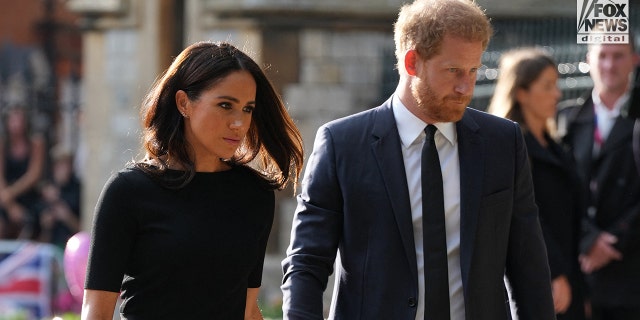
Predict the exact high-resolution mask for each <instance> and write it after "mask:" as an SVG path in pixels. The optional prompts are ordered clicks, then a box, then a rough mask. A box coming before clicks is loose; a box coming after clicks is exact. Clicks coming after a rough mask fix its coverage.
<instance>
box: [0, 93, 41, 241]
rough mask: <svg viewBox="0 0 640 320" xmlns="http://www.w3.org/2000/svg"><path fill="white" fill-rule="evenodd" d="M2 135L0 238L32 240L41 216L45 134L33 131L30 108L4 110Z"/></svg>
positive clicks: (0, 153) (0, 139)
mask: <svg viewBox="0 0 640 320" xmlns="http://www.w3.org/2000/svg"><path fill="white" fill-rule="evenodd" d="M2 120H3V122H2V125H3V127H4V128H3V129H4V130H3V131H4V132H3V133H4V134H3V135H2V136H0V168H2V169H1V170H0V239H33V238H35V237H36V236H37V233H38V223H39V219H38V216H37V210H36V206H35V204H36V203H37V202H38V200H39V199H40V198H39V195H38V191H37V189H36V185H37V184H38V182H39V181H40V179H41V178H42V177H43V174H44V169H45V161H46V160H45V159H46V142H45V136H44V134H42V133H41V132H38V131H37V130H32V128H31V126H30V121H29V120H30V119H29V113H28V110H27V109H25V108H24V107H22V106H13V107H9V108H8V109H7V110H5V113H4V114H3V118H2Z"/></svg>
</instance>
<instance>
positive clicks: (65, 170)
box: [38, 145, 81, 249]
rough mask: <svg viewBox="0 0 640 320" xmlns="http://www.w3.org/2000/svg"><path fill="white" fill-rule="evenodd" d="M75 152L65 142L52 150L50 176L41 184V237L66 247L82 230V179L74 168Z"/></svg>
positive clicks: (44, 240)
mask: <svg viewBox="0 0 640 320" xmlns="http://www.w3.org/2000/svg"><path fill="white" fill-rule="evenodd" d="M73 159H74V156H73V153H72V152H71V151H70V150H69V148H66V147H64V146H62V145H56V146H54V147H53V148H52V150H51V161H52V163H51V177H50V178H48V179H46V180H45V181H43V183H42V184H41V185H40V186H39V188H38V189H39V191H40V197H41V200H40V206H39V210H40V214H39V217H40V234H39V236H38V240H39V241H42V242H48V243H52V244H55V245H56V246H58V247H59V248H62V249H64V247H65V246H66V244H67V240H69V238H70V237H71V236H72V235H74V234H75V233H76V232H78V231H80V192H81V190H80V187H81V185H80V180H79V179H78V177H77V176H76V175H75V172H74V170H73Z"/></svg>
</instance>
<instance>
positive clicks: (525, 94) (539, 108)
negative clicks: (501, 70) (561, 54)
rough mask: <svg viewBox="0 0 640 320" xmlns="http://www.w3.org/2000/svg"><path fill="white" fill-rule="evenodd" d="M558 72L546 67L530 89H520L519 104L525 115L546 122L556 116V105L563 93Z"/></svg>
mask: <svg viewBox="0 0 640 320" xmlns="http://www.w3.org/2000/svg"><path fill="white" fill-rule="evenodd" d="M557 82H558V72H557V71H556V69H555V68H554V67H552V66H548V67H546V68H545V69H544V70H543V71H542V73H540V75H539V76H538V78H537V79H536V80H534V81H533V82H532V83H531V85H530V86H529V88H528V89H519V90H518V93H517V99H518V103H520V106H521V107H522V111H523V113H524V114H526V115H529V116H530V117H532V118H534V119H536V120H538V121H546V120H547V119H549V118H552V117H554V116H555V114H556V105H557V104H558V99H560V96H561V95H562V93H561V92H560V89H558V85H557Z"/></svg>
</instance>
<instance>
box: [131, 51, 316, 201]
mask: <svg viewBox="0 0 640 320" xmlns="http://www.w3.org/2000/svg"><path fill="white" fill-rule="evenodd" d="M241 70H244V71H247V72H249V73H250V74H251V75H252V76H253V79H254V80H255V82H256V108H255V110H254V111H253V113H252V121H251V126H250V127H249V131H248V132H247V135H246V137H245V138H244V141H243V143H242V145H241V146H240V147H239V148H238V150H237V151H236V153H235V154H234V156H233V157H232V158H231V159H229V160H228V161H227V162H228V163H229V164H230V165H251V167H252V168H253V169H254V170H255V171H256V172H258V173H259V174H260V176H261V177H262V178H263V179H264V180H265V181H266V182H267V183H268V185H269V186H270V187H271V188H273V189H282V188H284V187H285V186H286V185H287V183H288V182H289V181H292V182H293V183H294V185H295V184H296V183H297V180H298V177H299V175H300V171H301V169H302V164H303V157H304V155H303V147H302V137H301V135H300V132H299V131H298V129H297V127H296V126H295V124H294V122H293V120H292V119H291V117H290V116H289V114H288V112H287V110H286V108H285V106H284V103H283V102H282V99H281V98H280V96H279V95H278V94H277V93H276V91H275V89H274V88H273V85H272V84H271V82H270V81H269V79H268V78H267V77H266V75H265V74H264V72H263V71H262V69H261V68H260V66H258V65H257V64H256V63H255V61H253V59H251V58H250V57H249V56H248V55H246V54H245V53H244V52H242V51H240V50H238V49H237V48H236V47H234V46H233V45H231V44H229V43H224V42H220V43H214V42H198V43H194V44H192V45H190V46H189V47H187V48H186V49H184V50H183V51H182V52H181V53H180V54H179V55H178V56H177V57H176V58H175V60H174V61H173V63H172V64H171V66H169V68H168V69H167V70H166V71H165V72H164V73H163V74H162V76H161V77H160V78H159V79H157V80H156V82H155V83H154V85H153V87H152V89H151V91H150V92H149V93H148V95H147V96H146V98H145V100H144V103H143V105H142V109H141V119H142V127H143V136H142V144H143V147H144V149H145V150H146V156H145V158H146V159H144V160H145V161H141V162H137V163H136V166H137V167H138V168H140V169H142V170H143V171H145V172H147V173H148V174H150V175H151V176H153V177H154V178H157V179H158V180H160V181H162V182H163V184H165V185H166V186H167V187H172V188H181V187H183V186H185V185H186V184H188V183H189V181H191V179H192V178H193V176H194V175H195V163H194V161H193V159H191V157H190V154H191V152H190V146H189V144H188V143H187V140H186V139H185V134H184V121H183V118H182V115H181V114H180V113H179V111H178V108H177V106H176V99H175V96H176V92H177V91H178V90H183V91H184V92H186V93H187V96H188V97H189V99H191V100H196V99H198V97H199V96H200V94H201V93H202V92H204V91H205V90H208V89H210V88H212V87H213V86H215V85H216V84H217V83H218V82H219V81H221V80H222V79H224V78H225V77H226V76H228V75H229V74H230V73H233V72H236V71H241ZM169 158H170V159H171V161H172V163H178V164H180V165H181V166H182V167H183V168H185V172H184V174H183V175H182V176H180V177H177V178H176V177H173V178H169V177H168V175H165V174H164V173H165V172H166V169H167V165H168V163H167V159H169ZM146 160H155V162H156V163H158V164H159V166H151V165H148V163H147V161H146Z"/></svg>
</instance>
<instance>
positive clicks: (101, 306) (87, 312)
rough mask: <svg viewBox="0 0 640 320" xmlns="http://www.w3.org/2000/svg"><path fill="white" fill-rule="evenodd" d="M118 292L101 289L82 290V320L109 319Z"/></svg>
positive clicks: (111, 315)
mask: <svg viewBox="0 0 640 320" xmlns="http://www.w3.org/2000/svg"><path fill="white" fill-rule="evenodd" d="M119 295H120V294H119V293H117V292H111V291H102V290H89V289H87V290H84V298H83V300H82V316H81V319H82V320H111V319H113V312H114V310H115V308H116V301H117V300H118V296H119Z"/></svg>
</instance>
